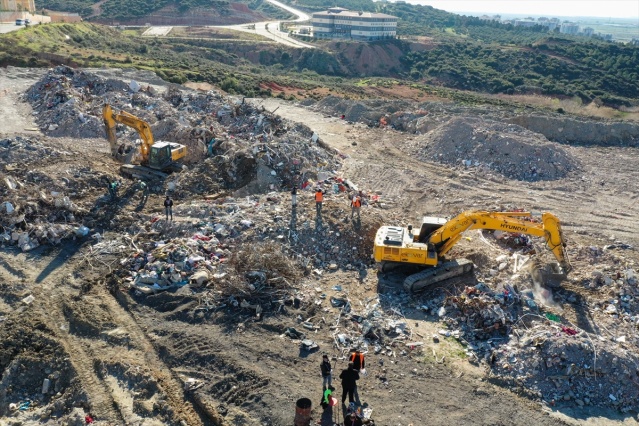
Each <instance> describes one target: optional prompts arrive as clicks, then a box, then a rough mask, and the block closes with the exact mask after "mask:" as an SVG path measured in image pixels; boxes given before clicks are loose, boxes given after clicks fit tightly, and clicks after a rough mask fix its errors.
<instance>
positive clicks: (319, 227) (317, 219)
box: [315, 214, 323, 232]
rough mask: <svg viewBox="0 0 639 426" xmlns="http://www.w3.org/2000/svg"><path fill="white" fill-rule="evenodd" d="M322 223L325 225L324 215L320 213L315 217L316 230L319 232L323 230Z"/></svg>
mask: <svg viewBox="0 0 639 426" xmlns="http://www.w3.org/2000/svg"><path fill="white" fill-rule="evenodd" d="M322 225H323V223H322V215H321V214H318V215H317V216H316V217H315V230H316V231H318V232H319V231H321V230H322Z"/></svg>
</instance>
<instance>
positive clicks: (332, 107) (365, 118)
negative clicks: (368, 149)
mask: <svg viewBox="0 0 639 426" xmlns="http://www.w3.org/2000/svg"><path fill="white" fill-rule="evenodd" d="M303 104H305V105H307V106H310V105H313V108H314V109H317V110H319V111H323V112H325V113H328V114H330V115H340V116H341V115H344V119H345V120H348V121H353V122H362V123H366V124H370V125H375V124H377V125H378V124H379V120H380V119H381V118H382V117H385V116H388V115H389V114H395V113H399V112H401V111H403V110H406V109H408V108H410V105H411V104H410V103H409V102H406V101H398V100H396V101H386V100H382V99H368V100H358V101H351V100H348V99H343V98H339V97H337V96H327V97H325V98H323V99H321V100H320V101H318V102H316V103H315V102H313V101H312V100H307V101H305V102H304V103H303ZM389 124H390V123H389Z"/></svg>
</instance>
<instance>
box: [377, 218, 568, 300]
mask: <svg viewBox="0 0 639 426" xmlns="http://www.w3.org/2000/svg"><path fill="white" fill-rule="evenodd" d="M531 218H532V214H531V213H530V212H488V211H466V212H463V213H460V214H459V215H457V216H455V217H454V218H452V219H450V220H446V219H443V218H438V217H424V219H423V221H422V225H421V228H420V230H419V233H418V234H416V233H413V228H412V227H411V226H410V225H409V226H408V227H407V228H402V227H397V226H382V227H381V228H379V229H378V230H377V234H376V235H375V244H374V258H375V261H377V262H380V269H381V270H382V271H388V270H391V269H394V268H396V267H399V266H409V265H413V266H420V267H422V268H419V269H421V271H420V272H418V273H415V274H412V275H409V276H408V277H406V279H405V280H404V288H405V289H406V290H407V291H409V292H411V293H414V292H419V291H422V290H424V289H425V288H426V287H428V286H431V285H433V284H436V283H438V282H441V281H444V280H447V279H449V278H453V277H457V276H461V275H464V274H467V273H470V272H472V270H473V262H471V261H470V260H467V259H458V260H450V261H446V260H444V259H443V257H444V255H445V254H446V253H447V252H448V251H449V250H450V249H451V248H452V247H453V246H454V245H455V244H456V243H457V242H458V241H459V239H460V238H461V237H462V234H463V233H464V232H465V231H468V230H471V229H491V230H500V231H505V232H515V233H520V234H526V235H533V236H537V237H543V238H544V239H545V240H546V245H547V247H548V249H549V250H551V251H552V253H553V254H554V255H555V258H556V259H557V261H558V266H560V269H559V268H557V267H555V268H554V269H552V270H549V271H547V274H546V276H549V275H550V278H552V281H553V282H554V283H556V282H558V281H561V280H562V279H564V278H565V277H566V274H568V273H569V272H570V270H571V269H572V266H571V265H570V261H569V260H568V257H567V254H566V250H565V245H566V244H565V240H564V237H563V234H562V231H561V225H560V223H559V219H558V218H557V217H556V216H554V215H553V214H551V213H547V212H545V213H543V214H542V216H541V222H533V221H531Z"/></svg>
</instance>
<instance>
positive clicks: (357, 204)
mask: <svg viewBox="0 0 639 426" xmlns="http://www.w3.org/2000/svg"><path fill="white" fill-rule="evenodd" d="M361 194H362V192H361V191H360V192H359V193H358V194H355V195H353V198H352V199H351V219H352V218H353V215H354V214H355V212H357V220H359V211H360V209H361V207H362V196H361Z"/></svg>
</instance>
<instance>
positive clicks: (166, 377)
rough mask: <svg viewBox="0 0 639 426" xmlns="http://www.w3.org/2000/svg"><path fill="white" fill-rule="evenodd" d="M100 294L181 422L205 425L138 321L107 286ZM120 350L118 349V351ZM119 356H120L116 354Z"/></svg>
mask: <svg viewBox="0 0 639 426" xmlns="http://www.w3.org/2000/svg"><path fill="white" fill-rule="evenodd" d="M95 291H96V293H97V294H98V295H99V297H100V299H101V300H102V301H103V302H104V306H105V308H106V310H107V312H108V313H109V314H110V317H111V318H112V320H113V321H114V322H115V323H116V325H117V326H118V327H121V328H123V329H125V330H126V331H127V332H128V333H129V336H130V342H131V344H132V345H133V346H135V347H137V349H139V350H140V351H141V353H142V354H143V358H141V359H142V360H143V361H144V365H145V367H147V368H148V369H150V370H151V375H152V376H153V378H155V380H157V382H158V384H159V385H160V387H161V389H162V391H163V392H164V394H165V396H166V398H167V399H168V402H169V405H170V406H171V407H172V408H173V410H174V411H175V412H177V413H178V414H177V418H178V420H184V421H186V423H187V424H188V425H189V426H191V425H200V424H205V422H204V421H203V419H202V416H201V414H199V413H197V412H196V410H195V408H194V407H193V405H192V404H191V403H190V402H188V398H187V397H186V395H185V393H184V387H183V385H182V383H181V381H180V379H179V378H178V377H176V375H175V374H174V372H173V371H172V370H171V369H169V368H168V366H167V365H166V364H164V362H163V361H162V360H161V359H160V357H159V356H158V354H157V350H156V348H155V346H154V345H153V343H152V342H151V341H150V340H149V338H148V336H147V335H146V333H145V332H144V331H143V330H142V329H141V328H140V326H139V324H138V322H137V320H136V319H135V318H133V317H132V315H131V314H130V313H129V312H128V311H127V310H125V309H124V308H123V307H122V306H121V305H120V304H119V303H118V302H117V301H116V300H115V299H114V298H113V296H112V295H111V294H109V293H107V292H106V290H105V287H104V285H102V284H100V285H98V286H96V288H95ZM115 349H116V351H117V348H115ZM113 355H117V354H115V353H114V354H113Z"/></svg>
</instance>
